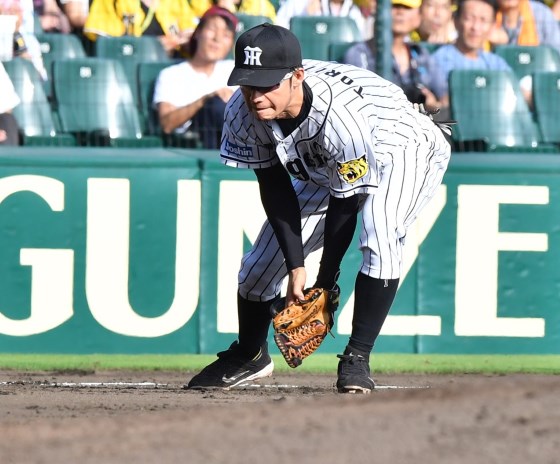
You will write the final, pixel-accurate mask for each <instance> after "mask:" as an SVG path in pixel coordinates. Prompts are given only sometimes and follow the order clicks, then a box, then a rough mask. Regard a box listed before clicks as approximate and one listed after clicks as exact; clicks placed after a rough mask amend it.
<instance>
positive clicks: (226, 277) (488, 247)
mask: <svg viewBox="0 0 560 464" xmlns="http://www.w3.org/2000/svg"><path fill="white" fill-rule="evenodd" d="M263 219H264V212H263V210H262V208H261V205H260V199H259V194H258V186H257V183H256V180H255V177H254V174H253V173H252V172H250V171H245V170H238V169H232V168H228V167H225V166H222V165H221V164H220V163H219V159H218V155H217V153H215V152H211V151H188V150H178V149H173V150H172V149H136V150H126V149H108V148H102V149H94V148H56V149H55V148H26V147H21V148H16V149H9V148H2V149H0V250H1V257H2V259H1V261H0V352H14V353H32V352H34V353H41V352H48V353H53V352H54V353H197V352H202V353H212V352H215V351H218V350H222V349H224V348H225V347H227V345H229V343H231V341H232V340H233V339H234V338H235V333H236V331H237V316H236V283H237V271H238V268H239V262H240V259H241V256H242V255H243V253H244V252H245V251H246V250H247V249H248V248H249V247H250V245H251V243H252V241H253V240H254V239H255V237H256V236H257V234H258V232H259V229H260V226H261V224H262V221H263ZM405 254H406V259H405V263H404V269H403V278H402V279H401V288H400V290H399V293H398V295H397V299H396V301H395V304H394V306H393V310H392V311H391V314H390V316H389V317H388V319H387V321H386V324H385V325H384V327H383V331H382V335H381V337H380V338H379V340H378V343H377V350H378V351H379V352H406V353H556V354H558V353H560V264H559V263H560V157H558V156H557V155H556V156H554V155H535V154H532V153H527V154H523V155H521V154H515V155H507V154H474V153H470V154H469V153H461V154H454V155H453V156H452V161H451V164H450V167H449V170H448V172H447V174H446V176H445V178H444V184H443V185H442V186H441V187H440V189H439V190H438V192H437V195H436V197H435V198H434V199H433V201H432V202H431V203H430V204H429V206H428V207H427V208H426V209H425V210H424V211H423V213H422V215H421V217H420V218H419V219H418V221H417V222H416V223H415V225H414V227H413V228H412V229H411V230H410V231H409V233H408V235H407V237H406V253H405ZM318 259H319V256H318V255H312V256H310V257H309V259H308V261H307V263H306V265H307V267H308V272H309V274H310V275H311V276H313V275H314V274H315V272H316V270H317V268H318ZM359 263H360V253H359V250H358V249H357V242H356V240H355V241H354V243H353V244H352V246H351V249H350V250H349V252H348V253H347V255H346V257H345V258H344V261H343V271H342V274H341V278H340V281H339V283H340V286H341V288H342V302H341V306H340V309H339V311H338V316H337V321H336V325H335V329H334V332H333V335H334V337H328V339H327V340H326V342H325V343H324V344H323V345H322V346H321V348H320V351H322V352H339V351H340V350H341V349H342V348H343V347H344V346H345V343H346V341H347V337H348V334H349V333H350V328H351V318H352V304H353V294H352V290H353V282H354V279H355V275H356V270H357V269H358V267H359ZM310 283H311V282H310Z"/></svg>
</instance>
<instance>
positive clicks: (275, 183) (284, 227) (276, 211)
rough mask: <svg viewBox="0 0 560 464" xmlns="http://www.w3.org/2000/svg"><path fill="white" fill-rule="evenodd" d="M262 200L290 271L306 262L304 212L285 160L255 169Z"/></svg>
mask: <svg viewBox="0 0 560 464" xmlns="http://www.w3.org/2000/svg"><path fill="white" fill-rule="evenodd" d="M255 174H256V176H257V179H258V181H259V189H260V193H261V201H262V204H263V207H264V210H265V212H266V216H267V218H268V222H270V225H271V226H272V229H273V230H274V233H275V235H276V239H277V240H278V243H279V245H280V249H281V250H282V253H283V254H284V259H285V260H286V267H287V268H288V271H291V270H292V269H295V268H297V267H302V266H303V265H304V259H303V245H302V242H301V213H300V209H299V202H298V199H297V196H296V192H295V190H294V187H293V186H292V180H291V178H290V175H289V174H288V172H287V171H286V170H285V169H284V166H282V164H280V163H278V164H276V165H274V166H272V167H270V168H264V169H256V170H255Z"/></svg>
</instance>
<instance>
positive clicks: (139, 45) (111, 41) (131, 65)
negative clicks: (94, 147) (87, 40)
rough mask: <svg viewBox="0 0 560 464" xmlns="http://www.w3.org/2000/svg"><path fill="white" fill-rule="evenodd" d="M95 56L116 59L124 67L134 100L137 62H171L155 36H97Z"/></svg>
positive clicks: (136, 83) (136, 99)
mask: <svg viewBox="0 0 560 464" xmlns="http://www.w3.org/2000/svg"><path fill="white" fill-rule="evenodd" d="M95 56H97V57H98V58H112V59H116V60H118V61H119V62H120V63H121V64H122V66H123V67H124V71H125V74H126V77H127V79H128V83H129V85H130V88H131V90H132V94H133V96H134V99H135V102H136V103H137V104H139V103H140V102H139V101H138V95H139V94H138V87H137V86H138V81H137V79H136V74H137V66H138V64H139V63H149V62H162V61H167V62H168V63H171V62H172V59H171V58H170V57H169V56H168V55H167V53H166V52H165V49H164V48H163V45H162V44H161V42H160V41H159V40H158V38H157V37H155V36H149V35H146V36H141V37H133V36H122V37H98V38H97V41H96V43H95Z"/></svg>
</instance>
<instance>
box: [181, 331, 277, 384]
mask: <svg viewBox="0 0 560 464" xmlns="http://www.w3.org/2000/svg"><path fill="white" fill-rule="evenodd" d="M273 370H274V362H273V361H272V359H271V358H270V356H269V354H268V346H267V344H265V345H264V346H262V347H261V349H260V350H259V352H258V353H257V355H256V356H255V357H253V358H247V357H246V356H245V355H244V354H243V353H242V352H241V350H240V349H239V343H238V342H237V341H235V342H233V343H232V344H231V346H230V347H229V349H228V350H226V351H222V352H220V353H218V359H217V360H216V361H214V362H213V363H212V364H209V365H208V366H206V367H205V368H204V369H202V371H200V372H199V373H198V374H197V375H195V376H194V377H193V378H192V379H191V380H190V382H189V383H188V384H186V385H184V386H183V388H184V389H186V390H190V389H193V390H195V389H206V388H222V389H224V390H229V389H230V388H234V387H238V386H241V385H243V384H247V383H249V382H251V381H253V380H257V379H261V378H263V377H269V376H270V375H272V371H273Z"/></svg>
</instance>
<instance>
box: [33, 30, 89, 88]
mask: <svg viewBox="0 0 560 464" xmlns="http://www.w3.org/2000/svg"><path fill="white" fill-rule="evenodd" d="M35 35H36V36H37V40H38V41H39V46H40V47H41V54H42V56H43V63H44V65H45V70H46V71H47V77H48V79H49V81H52V63H53V62H54V61H56V60H68V59H74V58H84V57H85V56H86V52H85V50H84V46H83V45H82V42H80V39H78V37H77V36H75V35H73V34H59V33H55V32H42V33H39V34H35ZM45 90H46V92H47V96H49V97H50V96H51V95H52V85H47V86H45Z"/></svg>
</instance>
